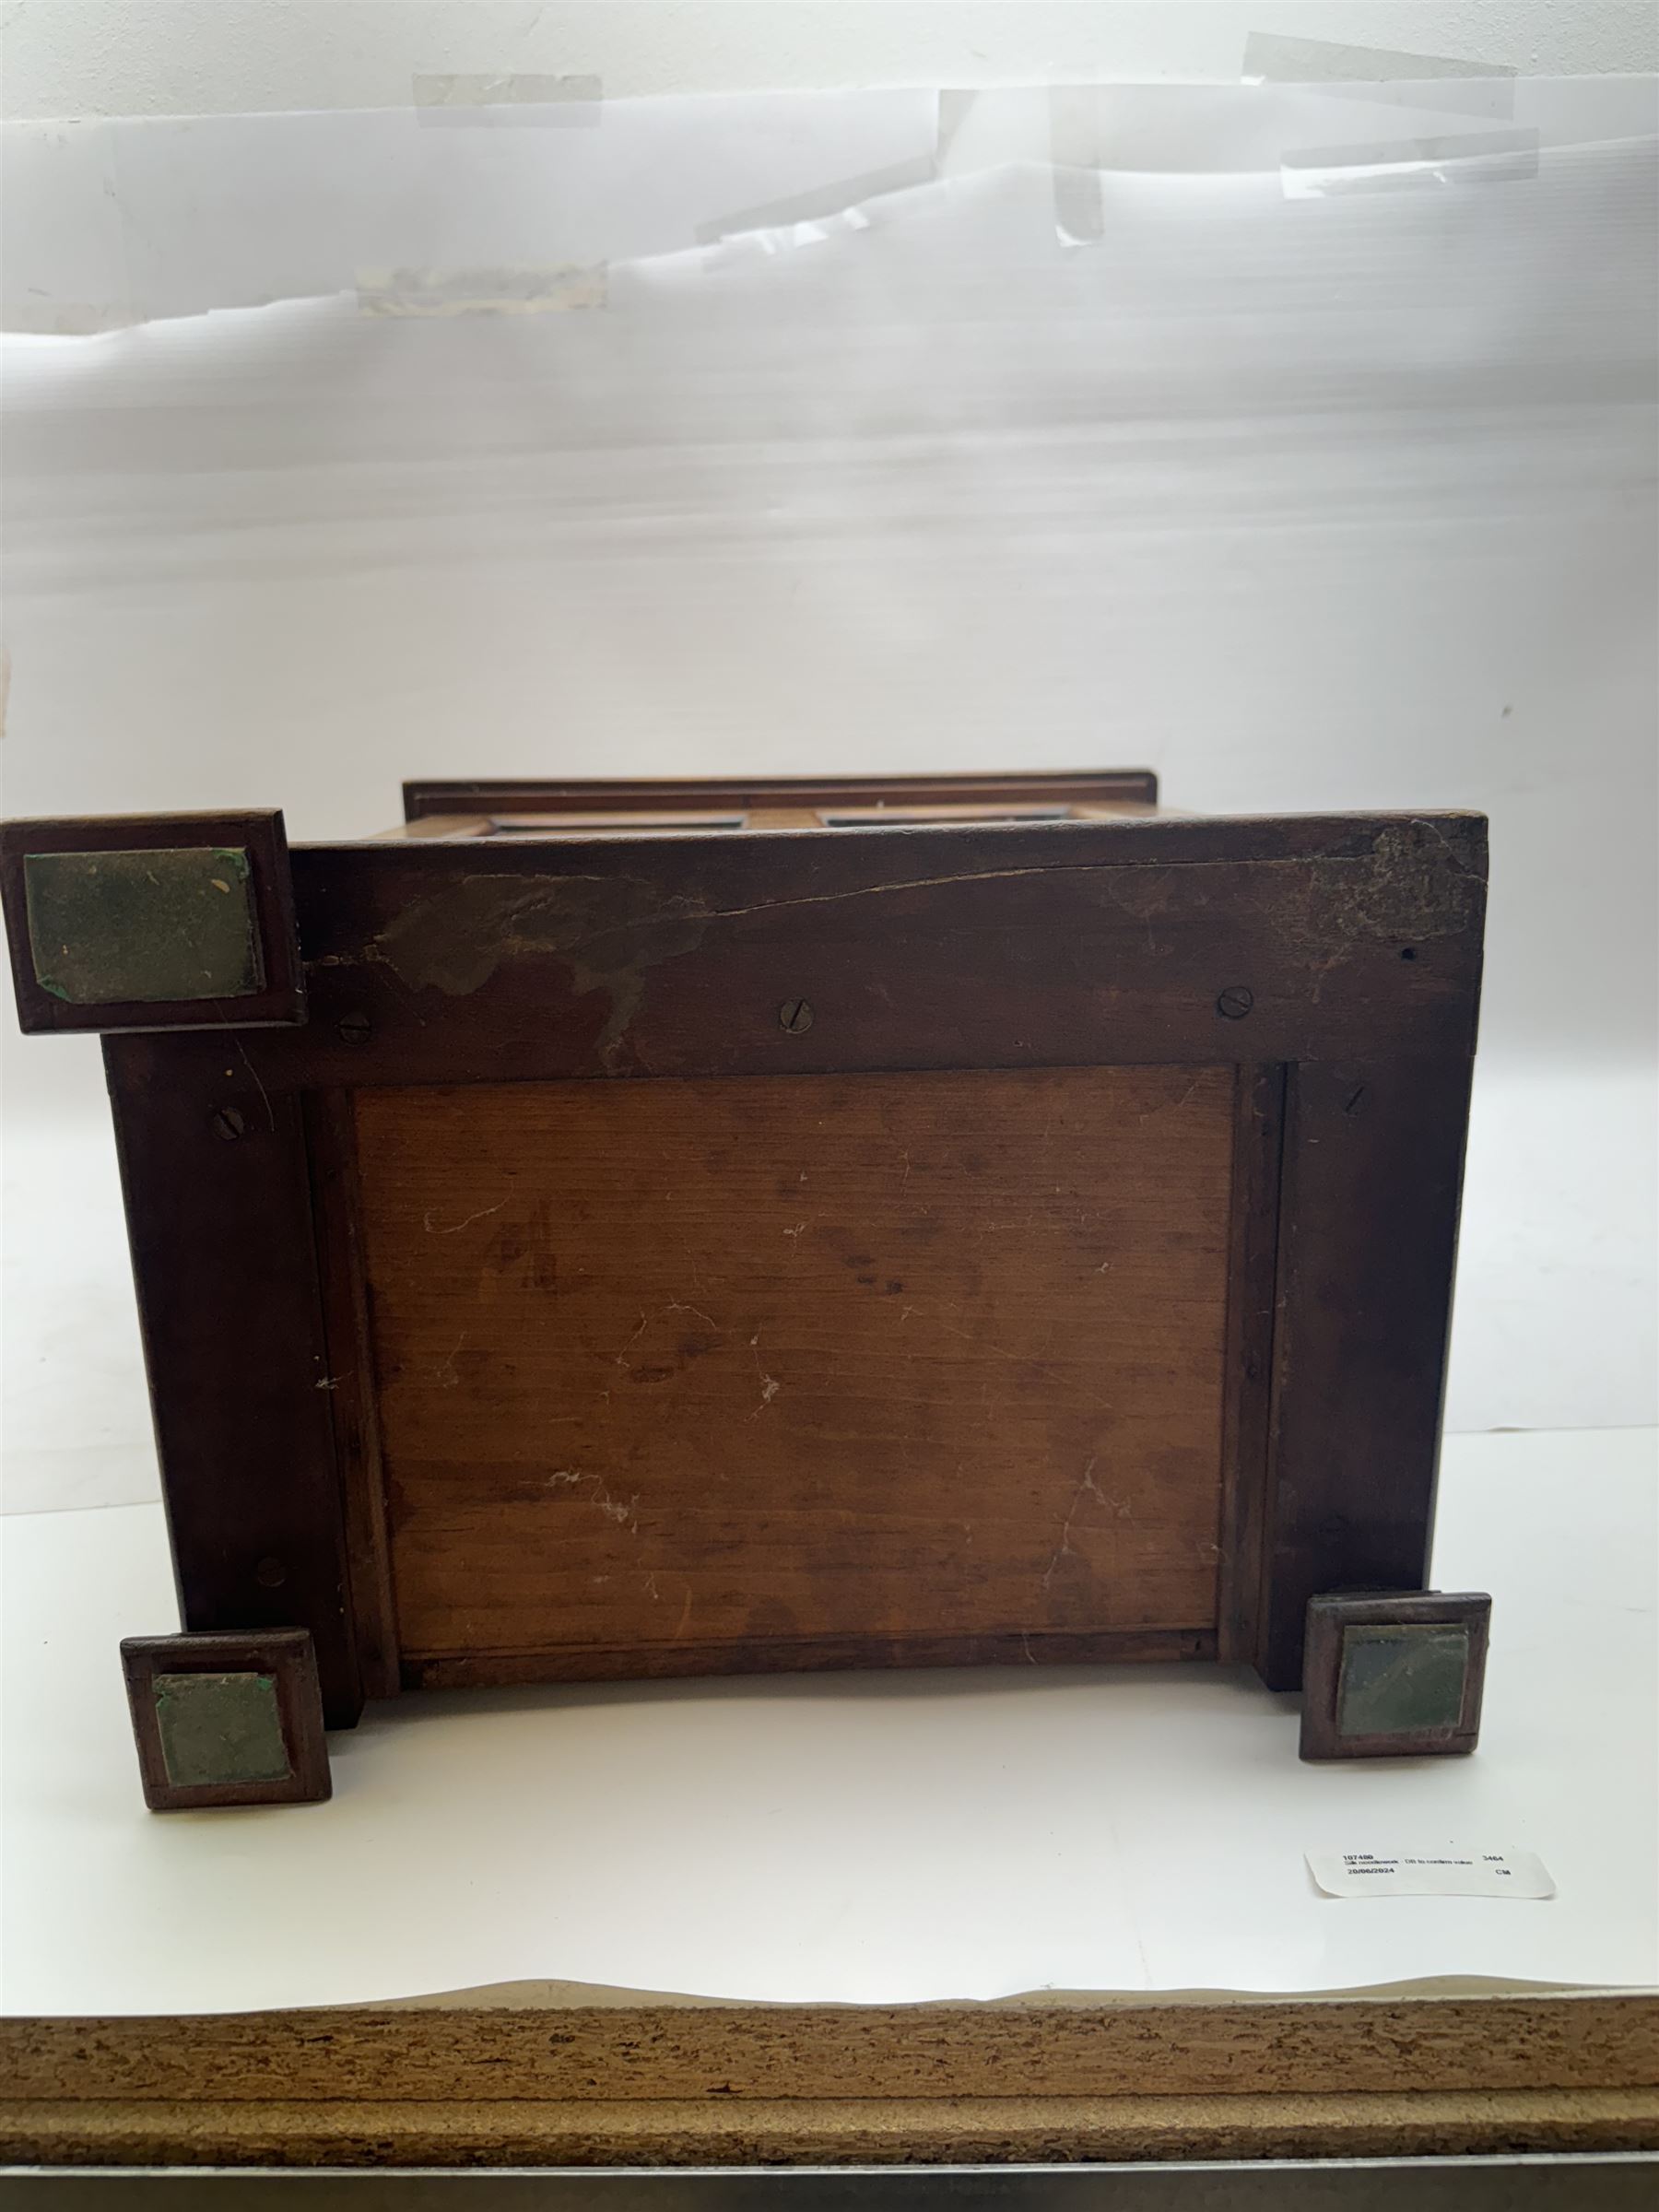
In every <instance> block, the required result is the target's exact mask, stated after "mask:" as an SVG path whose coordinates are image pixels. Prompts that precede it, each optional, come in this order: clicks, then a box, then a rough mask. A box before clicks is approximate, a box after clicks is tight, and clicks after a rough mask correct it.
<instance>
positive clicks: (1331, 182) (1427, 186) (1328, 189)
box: [1279, 130, 1539, 200]
mask: <svg viewBox="0 0 1659 2212" xmlns="http://www.w3.org/2000/svg"><path fill="white" fill-rule="evenodd" d="M1538 145H1539V139H1538V134H1537V132H1536V131H1533V130H1513V131H1473V132H1459V133H1454V134H1453V135H1449V136H1446V137H1440V138H1401V139H1396V140H1393V141H1388V142H1384V143H1382V144H1380V145H1375V146H1313V147H1300V148H1299V149H1298V150H1297V151H1296V152H1294V153H1288V154H1285V155H1284V156H1283V157H1282V158H1281V159H1280V162H1279V181H1280V182H1281V183H1282V185H1283V186H1284V192H1285V197H1286V198H1287V199H1288V200H1324V199H1334V198H1336V197H1338V196H1339V195H1341V194H1348V193H1366V192H1415V191H1419V190H1428V191H1443V190H1447V189H1450V188H1454V187H1458V186H1462V185H1466V184H1512V183H1514V182H1518V181H1520V180H1523V179H1524V178H1527V177H1535V176H1536V175H1537V173H1538Z"/></svg>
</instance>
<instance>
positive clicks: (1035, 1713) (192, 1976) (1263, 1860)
mask: <svg viewBox="0 0 1659 2212" xmlns="http://www.w3.org/2000/svg"><path fill="white" fill-rule="evenodd" d="M1654 1470H1655V1435H1654V1432H1653V1431H1651V1430H1595V1431H1584V1432H1577V1433H1571V1432H1558V1433H1554V1434H1498V1435H1490V1436H1461V1437H1454V1438H1453V1439H1451V1440H1450V1441H1449V1442H1448V1445H1447V1451H1446V1465H1445V1472H1444V1477H1443V1484H1442V1491H1441V1518H1440V1535H1439V1543H1438V1548H1437V1554H1436V1577H1435V1579H1436V1581H1437V1583H1438V1584H1439V1586H1441V1588H1445V1589H1459V1588H1474V1589H1489V1590H1490V1591H1491V1592H1492V1594H1493V1597H1494V1616H1493V1641H1492V1652H1491V1660H1490V1665H1489V1669H1488V1690H1487V1707H1486V1720H1485V1727H1484V1731H1483V1735H1482V1740H1481V1747H1480V1749H1479V1751H1478V1752H1477V1754H1476V1755H1475V1756H1474V1757H1473V1758H1472V1759H1440V1760H1436V1759H1418V1760H1406V1761H1397V1762H1375V1763H1366V1764H1358V1763H1357V1764H1353V1765H1332V1766H1303V1765H1301V1764H1300V1762H1299V1760H1298V1759H1297V1756H1296V1738H1297V1720H1296V1713H1297V1701H1296V1700H1293V1699H1291V1698H1287V1697H1278V1696H1274V1695H1272V1694H1270V1693H1269V1692H1267V1691H1265V1690H1264V1689H1263V1688H1260V1686H1259V1685H1258V1684H1256V1683H1255V1682H1254V1680H1253V1677H1250V1676H1249V1675H1247V1674H1246V1673H1244V1672H1242V1671H1241V1670H1232V1669H1215V1668H1207V1667H1186V1668H1182V1667H1177V1666H1160V1667H1142V1668H1134V1667H1118V1668H1110V1667H1100V1668H1086V1667H1069V1668H1052V1669H1051V1668H1033V1669H1031V1670H1030V1671H1027V1670H1025V1669H1017V1668H1010V1669H1001V1670H996V1669H978V1670H972V1671H965V1672H948V1671H925V1672H924V1671H918V1672H913V1673H903V1674H887V1675H881V1674H867V1675H818V1676H795V1677H773V1678H771V1679H766V1678H748V1679H743V1680H728V1681H691V1682H676V1683H671V1684H654V1685H653V1684H611V1685H604V1684H594V1685H582V1686H578V1687H568V1686H567V1687H563V1688H547V1689H516V1690H511V1691H497V1692H474V1693H459V1692H456V1693H445V1694H441V1695H435V1696H427V1697H423V1698H408V1699H405V1700H398V1701H395V1702H390V1703H387V1704H384V1705H379V1706H374V1707H371V1709H370V1711H369V1713H368V1715H367V1716H366V1717H365V1719H364V1721H363V1722H362V1723H361V1724H360V1725H359V1727H358V1728H357V1729H356V1730H355V1731H352V1732H349V1733H341V1734H336V1735H334V1736H332V1737H331V1739H330V1748H331V1752H332V1756H333V1760H334V1773H335V1796H334V1799H333V1801H332V1802H331V1803H329V1804H327V1805H323V1806H290V1807H280V1808H275V1809H265V1810H261V1811H230V1812H213V1813H195V1814H173V1815H170V1816H165V1817H158V1816H154V1815H150V1814H147V1812H146V1811H145V1809H144V1806H143V1803H142V1800H141V1797H140V1794H139V1789H138V1778H137V1772H136V1769H135V1760H134V1754H133V1747H132V1740H131V1735H130V1732H129V1728H128V1723H127V1716H126V1709H125V1701H124V1691H123V1688H122V1681H121V1670H120V1665H119V1663H118V1660H117V1655H116V1643H117V1640H118V1639H119V1638H120V1637H121V1636H123V1635H126V1634H135V1633H141V1632H155V1631H158V1630H168V1629H171V1627H172V1626H173V1624H174V1620H175V1614H174V1608H173V1598H172V1591H171V1581H170V1575H169V1569H168V1560H167V1550H166V1543H165V1537H164V1534H163V1530H162V1525H161V1516H160V1512H159V1508H158V1507H156V1506H154V1505H148V1504H139V1505H131V1506H116V1507H102V1508H99V1509H97V1510H93V1511H87V1512H56V1513H37V1514H18V1515H13V1516H9V1517H8V1518H7V1519H6V1521H5V1523H4V1524H3V1525H0V1540H3V1542H4V1547H5V1572H6V1580H5V1585H4V1587H5V1630H6V1651H5V1680H4V1709H3V1711H4V1738H3V1746H0V1748H3V1759H0V1764H3V1769H4V1775H3V1779H4V1792H5V1813H4V1827H3V1830H0V1838H3V1847H4V1857H3V1860H0V1888H3V1898H0V1902H3V1906H4V1951H3V1953H0V2002H3V2003H4V2006H5V2007H6V2010H8V2011H11V2012H28V2011H41V2012H55V2013H97V2012H115V2013H119V2012H150V2011H155V2012H166V2011H187V2010H197V2009H200V2010H218V2009H238V2008H242V2007H253V2006H284V2005H321V2004H333V2003H346V2002H354V2001H364V2000H373V1999H381V1998H388V1997H394V1996H404V1995H410V1994H418V1993H424V1992H432V1991H440V1990H445V1989H460V1988H466V1987H476V1986H477V1985H479V1984H485V1983H498V1982H505V1981H513V1980H519V1979H525V1978H540V1977H548V1978H559V1979H570V1980H575V1981H586V1982H595V1983H612V1984H623V1985H627V1986H630V1987H639V1988H648V1989H659V1990H662V1989H675V1990H683V1991H688V1992H693V1993H697V1994H708V1995H722V1996H744V1997H754V1998H774V1999H790V1998H794V1999H807V1998H810V1999H832V1998H840V1999H864V2000H881V1999H889V2000H900V1999H918V1998H928V1997H942V1996H957V1997H986V1996H994V1995H1001V1994H1008V1993H1011V1992H1015V1991H1018V1990H1022V1989H1030V1988H1039V1987H1043V1986H1051V1987H1059V1988H1070V1989H1079V1988H1092V1989H1106V1990H1123V1991H1144V1990H1171V1989H1194V1988H1208V1989H1239V1990H1280V1991H1283V1990H1291V1991H1294V1990H1326V1989H1334V1988H1352V1987H1358V1986H1365V1985H1371V1984H1375V1983H1390V1982H1396V1981H1403V1980H1407V1979H1415V1978H1418V1977H1427V1976H1439V1975H1478V1976H1491V1977H1500V1978H1510V1979H1521V1980H1535V1981H1542V1982H1554V1983H1576V1984H1598V1985H1606V1984H1651V1983H1654V1982H1659V1930H1656V1926H1655V1920H1656V1914H1655V1902H1656V1900H1655V1867H1656V1866H1659V1821H1656V1818H1655V1815H1656V1809H1659V1808H1656V1802H1655V1800H1656V1794H1659V1793H1656V1786H1655V1769H1656V1763H1659V1762H1656V1756H1655V1747H1656V1745H1659V1663H1656V1662H1659V1654H1656V1651H1655V1606H1654V1595H1655V1562H1656V1550H1655V1525H1654V1502H1655V1498H1654V1493H1655V1484H1654V1480H1653V1477H1654ZM1449 1844H1454V1845H1458V1846H1460V1847H1464V1848H1483V1849H1497V1848H1504V1847H1512V1848H1524V1849H1527V1850H1532V1851H1535V1852H1537V1853H1541V1855H1542V1856H1543V1858H1544V1860H1545V1863H1546V1865H1547V1866H1548V1868H1549V1870H1550V1871H1551V1873H1552V1874H1553V1875H1554V1877H1555V1879H1556V1882H1557V1884H1558V1886H1559V1893H1558V1895H1557V1896H1556V1897H1555V1898H1553V1899H1552V1900H1547V1901H1545V1902H1536V1903H1535V1902H1523V1901H1520V1900H1488V1899H1440V1898H1417V1899H1412V1898H1400V1899H1380V1898H1366V1899H1360V1900H1333V1899H1329V1898H1325V1897H1323V1896H1321V1895H1320V1894H1319V1893H1318V1892H1317V1891H1316V1889H1315V1888H1314V1887H1313V1885H1312V1880H1311V1878H1310V1877H1309V1875H1308V1873H1307V1870H1306V1868H1305V1866H1304V1865H1303V1861H1302V1853H1304V1852H1305V1851H1307V1850H1311V1849H1312V1850H1317V1849H1338V1850H1377V1851H1388V1850H1415V1849H1427V1848H1430V1847H1443V1846H1446V1845H1449Z"/></svg>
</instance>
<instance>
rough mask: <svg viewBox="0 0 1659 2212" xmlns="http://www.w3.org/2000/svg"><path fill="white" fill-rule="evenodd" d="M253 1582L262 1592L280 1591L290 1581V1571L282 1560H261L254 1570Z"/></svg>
mask: <svg viewBox="0 0 1659 2212" xmlns="http://www.w3.org/2000/svg"><path fill="white" fill-rule="evenodd" d="M253 1580H254V1581H255V1582H256V1583H258V1584H259V1586H260V1588H261V1589H262V1590H280V1589H281V1587H282V1585H283V1583H286V1582H287V1581H288V1569H287V1568H286V1567H285V1566H284V1565H283V1563H282V1561H281V1560H280V1559H261V1560H260V1562H259V1564H258V1566H257V1567H255V1568H254V1570H253Z"/></svg>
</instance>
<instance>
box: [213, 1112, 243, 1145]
mask: <svg viewBox="0 0 1659 2212" xmlns="http://www.w3.org/2000/svg"><path fill="white" fill-rule="evenodd" d="M207 1126H208V1128H209V1129H211V1130H212V1132H213V1134H214V1135H215V1136H218V1137H222V1138H223V1140H224V1141H225V1143H226V1144H228V1145H233V1144H234V1143H235V1142H236V1140H237V1138H238V1137H239V1136H245V1135H247V1133H248V1124H247V1123H246V1122H245V1121H244V1120H243V1119H242V1117H241V1114H240V1113H239V1112H237V1110H236V1108H235V1107H234V1106H216V1107H215V1108H214V1110H213V1112H211V1113H210V1114H209V1115H208V1116H207Z"/></svg>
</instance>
